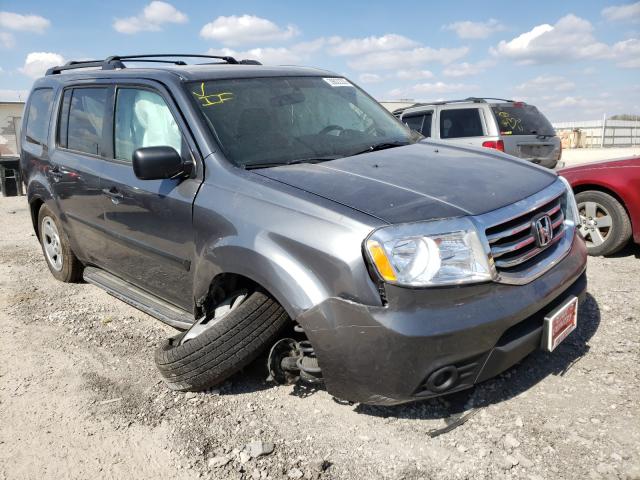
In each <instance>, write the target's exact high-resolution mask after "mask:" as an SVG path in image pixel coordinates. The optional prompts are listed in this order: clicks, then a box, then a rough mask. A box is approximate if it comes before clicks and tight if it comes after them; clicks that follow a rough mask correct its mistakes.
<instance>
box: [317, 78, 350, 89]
mask: <svg viewBox="0 0 640 480" xmlns="http://www.w3.org/2000/svg"><path fill="white" fill-rule="evenodd" d="M323 80H324V81H325V82H327V83H328V84H329V85H331V86H332V87H353V85H351V82H349V80H347V79H346V78H342V77H332V78H323Z"/></svg>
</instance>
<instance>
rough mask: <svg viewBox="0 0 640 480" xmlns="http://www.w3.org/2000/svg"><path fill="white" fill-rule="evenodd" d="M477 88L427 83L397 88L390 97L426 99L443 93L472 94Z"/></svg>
mask: <svg viewBox="0 0 640 480" xmlns="http://www.w3.org/2000/svg"><path fill="white" fill-rule="evenodd" d="M477 88H478V86H477V85H467V84H464V83H444V82H433V83H429V82H427V83H418V84H415V85H412V86H411V87H408V88H396V89H394V90H391V92H389V95H390V96H391V98H408V97H411V96H412V95H414V94H417V95H419V96H422V97H426V96H429V95H431V96H433V95H436V94H443V93H455V92H465V91H466V92H471V91H473V90H475V89H477ZM430 100H434V98H430Z"/></svg>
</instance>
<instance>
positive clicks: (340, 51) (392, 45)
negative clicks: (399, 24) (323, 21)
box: [329, 33, 419, 55]
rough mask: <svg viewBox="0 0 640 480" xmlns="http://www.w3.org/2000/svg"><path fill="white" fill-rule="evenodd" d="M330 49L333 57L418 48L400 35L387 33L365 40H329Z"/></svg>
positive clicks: (336, 38)
mask: <svg viewBox="0 0 640 480" xmlns="http://www.w3.org/2000/svg"><path fill="white" fill-rule="evenodd" d="M330 43H331V45H332V47H331V48H329V53H331V54H333V55H363V54H365V53H372V52H380V51H385V50H399V49H403V48H411V47H416V46H418V45H419V44H418V42H415V41H413V40H411V39H409V38H407V37H404V36H402V35H397V34H395V33H388V34H386V35H382V36H381V37H366V38H346V39H344V38H341V37H333V38H331V42H330Z"/></svg>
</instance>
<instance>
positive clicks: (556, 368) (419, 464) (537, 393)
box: [0, 197, 640, 480]
mask: <svg viewBox="0 0 640 480" xmlns="http://www.w3.org/2000/svg"><path fill="white" fill-rule="evenodd" d="M639 257H640V249H638V248H637V247H633V248H631V247H630V248H629V249H627V250H626V251H625V252H623V254H621V255H619V256H617V257H615V258H609V259H601V258H592V259H590V260H589V282H590V286H589V292H590V296H589V297H588V299H587V301H586V302H585V303H584V304H583V305H582V307H581V312H580V320H579V329H578V330H576V331H575V332H574V333H572V334H571V336H570V337H569V338H568V339H567V340H566V341H565V343H563V344H562V345H561V346H560V347H559V348H558V349H557V350H556V352H554V353H553V354H545V353H536V354H534V355H531V356H530V357H529V358H527V359H525V360H524V361H523V362H522V363H521V364H520V365H518V366H516V367H514V368H512V369H510V370H508V371H507V372H505V373H504V374H503V375H501V376H500V377H499V378H497V379H494V380H491V381H488V382H486V383H484V384H482V385H480V386H478V387H476V388H475V389H474V390H472V391H469V392H467V393H465V394H459V395H457V396H455V397H448V398H445V399H440V400H432V401H428V402H422V403H417V404H411V405H405V406H400V407H393V408H375V407H367V406H361V405H343V404H339V403H337V402H335V401H334V400H333V399H332V398H331V397H330V396H329V395H328V394H327V393H326V392H325V391H322V390H321V391H313V390H305V389H303V388H299V387H279V386H274V385H271V384H269V383H267V382H266V381H265V379H264V378H265V371H264V367H263V360H260V361H257V362H256V363H254V364H253V365H252V366H251V367H250V368H248V369H246V370H245V371H244V372H242V373H240V374H239V375H236V376H235V377H233V378H232V379H231V380H230V381H229V382H227V383H226V384H225V385H223V386H222V388H221V389H220V390H214V391H211V392H208V393H200V394H193V393H190V394H183V393H174V392H170V391H168V390H167V389H166V388H165V387H164V385H163V384H162V383H160V379H159V376H158V374H157V373H156V371H155V368H154V365H153V360H152V354H153V350H154V348H155V346H156V345H157V344H158V343H159V342H160V340H161V339H162V338H164V337H166V336H168V335H170V334H172V332H173V331H172V329H171V328H169V327H166V326H164V325H163V324H161V323H160V322H158V321H156V320H154V319H152V318H151V317H149V316H147V315H145V314H143V313H141V312H139V311H137V310H135V309H133V308H130V307H128V306H127V305H125V304H123V303H122V302H120V301H117V300H115V299H114V298H112V297H110V296H109V295H107V294H106V293H104V292H103V291H101V290H99V289H97V288H96V287H94V286H91V285H87V284H78V285H66V284H62V283H59V282H56V281H55V280H54V279H53V278H52V277H51V275H50V274H49V272H48V270H47V268H46V265H45V263H44V259H43V257H42V254H41V251H40V249H39V245H38V243H37V240H36V238H35V236H34V235H33V233H32V229H31V225H30V221H29V218H28V212H27V208H26V201H25V199H24V197H22V198H6V199H5V198H0V351H1V352H2V363H1V364H0V425H1V427H0V478H7V479H28V478H33V479H42V478H56V479H57V478H79V479H80V478H81V479H86V478H138V479H143V478H158V477H162V478H179V479H182V478H185V479H186V478H224V479H226V478H232V479H233V478H250V479H259V478H273V479H277V478H284V479H296V478H322V479H365V478H366V479H369V478H389V479H399V478H406V479H420V478H422V479H435V478H447V479H449V478H452V479H467V478H474V479H482V478H487V479H489V478H491V479H493V478H525V479H531V480H535V479H545V478H576V479H578V478H579V479H583V478H594V479H595V478H633V479H638V478H640V400H639V397H640V395H639V394H640V367H639V359H640V287H639V285H638V283H639V279H640V258H639ZM467 414H471V415H470V416H469V417H466V418H467V421H466V423H464V424H463V425H461V426H459V427H457V428H455V429H453V430H451V431H449V432H447V433H443V434H442V435H439V436H436V437H434V438H432V437H431V436H430V433H431V432H432V431H434V430H436V429H441V428H443V427H445V426H446V425H448V424H449V423H451V421H452V420H455V419H456V418H459V417H460V416H461V415H467ZM252 441H263V442H264V444H255V445H254V446H253V449H245V445H246V444H248V443H250V442H252ZM269 442H272V443H273V446H274V448H273V452H272V453H270V454H266V455H263V456H257V457H256V458H252V456H251V455H250V453H253V454H254V455H257V454H258V453H260V450H261V449H262V450H265V451H269V450H270V448H269V447H270V445H269Z"/></svg>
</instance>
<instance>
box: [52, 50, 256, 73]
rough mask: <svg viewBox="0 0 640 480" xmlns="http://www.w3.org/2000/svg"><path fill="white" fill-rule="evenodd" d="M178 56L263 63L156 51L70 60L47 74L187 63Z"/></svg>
mask: <svg viewBox="0 0 640 480" xmlns="http://www.w3.org/2000/svg"><path fill="white" fill-rule="evenodd" d="M177 57H186V58H207V59H216V60H222V62H208V63H202V64H200V65H220V64H228V65H262V64H261V63H260V62H258V61H257V60H236V59H235V58H233V57H229V56H217V55H199V54H188V53H155V54H150V55H112V56H110V57H107V58H105V59H104V60H82V61H70V62H67V63H65V64H64V65H61V66H58V67H52V68H50V69H49V70H47V73H46V74H47V75H56V74H58V73H62V72H64V71H65V70H75V69H78V68H101V69H102V70H115V69H118V68H126V66H125V64H124V62H146V63H171V64H173V65H187V63H186V62H185V61H184V60H176V58H177Z"/></svg>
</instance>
